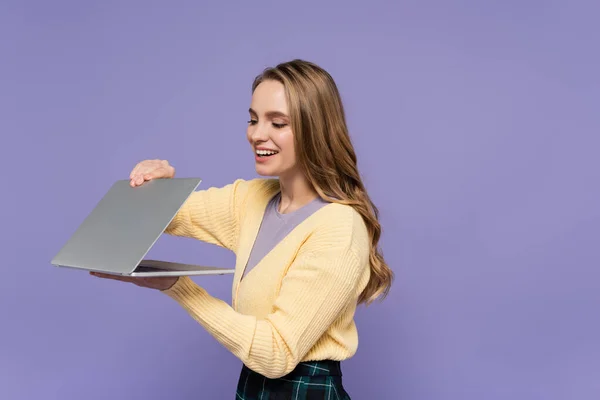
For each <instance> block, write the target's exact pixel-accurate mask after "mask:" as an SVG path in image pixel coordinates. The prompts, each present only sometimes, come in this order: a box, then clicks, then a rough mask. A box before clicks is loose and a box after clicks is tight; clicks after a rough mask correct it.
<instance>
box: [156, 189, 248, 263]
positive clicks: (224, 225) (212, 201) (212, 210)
mask: <svg viewBox="0 0 600 400" xmlns="http://www.w3.org/2000/svg"><path fill="white" fill-rule="evenodd" d="M248 185H249V182H247V181H244V180H242V179H238V180H236V181H235V182H233V183H231V184H228V185H226V186H224V187H218V188H215V187H211V188H208V189H205V190H200V191H196V192H194V193H192V194H191V195H190V197H189V198H188V199H187V200H186V202H185V203H184V204H183V206H182V207H181V208H180V209H179V211H178V212H177V214H176V215H175V217H174V218H173V220H172V221H171V223H170V224H169V226H167V228H166V229H165V233H166V234H169V235H173V236H183V237H188V238H194V239H198V240H201V241H203V242H207V243H210V244H214V245H217V246H221V247H224V248H227V249H229V250H232V251H233V249H234V246H235V243H236V242H237V234H238V223H239V212H240V208H241V205H242V203H243V199H244V194H245V192H246V191H247V188H248Z"/></svg>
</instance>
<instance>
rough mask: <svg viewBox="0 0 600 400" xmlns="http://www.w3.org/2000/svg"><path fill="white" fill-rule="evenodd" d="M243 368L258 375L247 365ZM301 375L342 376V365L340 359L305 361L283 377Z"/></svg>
mask: <svg viewBox="0 0 600 400" xmlns="http://www.w3.org/2000/svg"><path fill="white" fill-rule="evenodd" d="M243 368H244V369H245V370H246V372H249V373H251V374H257V375H258V373H257V372H254V371H252V370H251V369H249V368H248V367H246V366H245V365H244V366H243ZM300 376H342V366H341V363H340V362H339V361H334V360H320V361H303V362H301V363H299V364H298V365H297V366H296V368H294V369H293V370H292V371H291V372H290V373H288V374H287V375H285V376H283V377H282V378H294V377H300Z"/></svg>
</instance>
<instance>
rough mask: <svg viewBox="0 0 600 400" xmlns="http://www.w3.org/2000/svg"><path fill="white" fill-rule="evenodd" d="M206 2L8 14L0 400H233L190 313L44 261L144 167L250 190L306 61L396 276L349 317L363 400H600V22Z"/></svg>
mask: <svg viewBox="0 0 600 400" xmlns="http://www.w3.org/2000/svg"><path fill="white" fill-rule="evenodd" d="M213 3H214V4H208V3H206V2H166V1H164V2H162V3H159V2H151V1H143V2H142V1H138V2H135V3H134V2H120V1H102V2H100V1H97V2H78V1H53V2H45V1H37V2H34V1H6V0H5V1H3V2H1V3H0V51H1V52H0V113H1V118H0V133H1V135H2V146H1V149H2V157H1V158H0V159H1V162H2V165H1V168H2V169H1V170H2V171H3V174H4V179H3V186H2V207H1V212H2V215H1V221H2V223H3V233H2V242H1V243H2V249H3V250H2V254H3V257H4V258H3V261H2V267H1V268H2V271H3V272H2V278H1V279H0V317H1V321H2V327H1V329H0V398H2V399H7V400H8V399H10V400H21V399H41V398H43V399H61V400H67V399H78V400H79V399H86V400H93V399H113V400H118V399H132V398H143V399H167V398H169V399H190V400H191V399H226V398H234V391H235V385H236V382H237V378H238V374H239V369H240V362H239V361H238V360H237V359H235V358H234V357H233V356H232V355H231V354H230V353H228V352H227V351H226V350H225V349H224V348H222V347H221V346H220V345H219V344H217V342H216V341H215V340H214V339H213V338H212V337H210V335H208V334H207V333H206V332H205V331H204V330H203V329H202V328H201V327H200V326H199V325H197V324H196V323H195V322H194V321H193V320H192V319H191V318H189V317H188V316H187V314H186V313H185V312H184V311H183V309H182V308H180V307H179V306H178V305H177V304H176V303H175V302H173V301H172V300H170V299H169V298H167V297H166V296H164V295H162V294H160V293H158V292H155V291H151V290H145V289H141V288H138V287H136V286H133V285H126V284H120V283H117V282H113V281H104V280H98V279H95V278H92V277H89V276H88V275H87V274H85V273H82V272H79V271H73V270H63V269H57V268H55V267H52V266H51V265H50V264H49V261H50V259H51V258H52V257H53V256H54V254H55V253H56V252H57V251H58V249H59V248H60V246H62V244H63V243H64V242H65V240H66V239H67V238H68V237H69V235H70V234H71V233H72V232H73V231H74V230H75V228H76V227H77V226H78V224H79V223H80V222H81V221H82V219H83V218H85V216H86V215H87V213H88V212H89V211H90V210H91V208H92V207H93V206H94V205H95V204H96V202H97V201H98V200H99V198H100V197H101V196H102V195H103V194H104V193H105V192H106V190H107V189H108V188H109V187H110V185H111V184H112V183H113V181H114V180H117V179H123V178H126V177H127V176H128V174H129V171H130V170H131V168H132V167H133V165H134V164H135V163H136V162H137V161H139V160H141V159H146V158H165V159H168V160H170V161H171V162H172V163H173V164H174V165H175V166H176V168H177V172H178V176H180V177H185V176H200V177H202V178H203V179H204V184H203V187H204V188H206V187H208V186H213V185H224V184H226V183H229V182H231V181H233V180H234V179H236V178H240V177H241V178H253V177H255V172H254V169H253V158H252V154H251V153H250V151H249V146H248V144H247V142H246V139H245V127H246V121H247V111H246V110H247V109H248V106H249V102H250V84H251V82H252V79H253V77H254V76H255V75H256V74H258V73H259V72H260V71H261V70H262V69H263V68H264V67H266V66H268V65H272V64H275V63H277V62H280V61H284V60H288V59H291V58H296V57H300V58H305V59H309V60H312V61H315V62H317V63H319V64H321V65H322V66H323V67H325V68H326V69H328V70H329V71H330V72H331V73H332V75H333V76H334V78H335V79H336V80H337V82H338V84H339V86H340V89H341V92H342V95H343V98H344V101H345V105H346V108H347V112H348V119H349V124H350V129H351V132H352V136H353V139H354V142H355V145H356V148H357V152H358V155H359V162H360V168H361V170H362V172H363V174H364V178H365V181H366V184H367V186H368V188H369V190H370V193H371V194H372V196H373V198H374V200H375V202H376V203H377V205H378V206H379V207H380V208H381V211H382V213H381V218H382V223H383V228H384V235H383V241H382V246H383V249H384V252H385V255H386V258H387V260H388V262H389V263H390V265H391V266H392V268H393V269H394V270H395V272H396V276H397V279H396V283H395V285H394V287H393V291H392V292H391V294H390V296H389V298H388V300H387V301H386V302H384V303H381V304H375V305H373V306H372V307H369V308H367V309H365V308H364V307H361V308H360V311H359V313H358V315H357V321H358V325H359V329H360V346H359V351H358V354H357V355H356V357H355V358H353V359H352V360H350V361H348V362H346V363H345V364H344V373H345V377H346V378H345V379H346V380H345V382H346V386H347V387H348V389H349V391H350V393H351V394H352V395H353V398H356V399H403V400H422V399H425V400H430V399H432V400H438V399H461V400H480V399H486V400H495V399H503V400H504V399H519V400H521V399H522V400H532V399H544V400H554V399H569V400H571V399H577V400H579V399H581V400H583V399H597V398H600V372H599V371H600V343H599V341H600V322H599V314H598V312H599V307H600V290H599V287H600V273H599V272H598V266H599V261H600V254H599V250H598V248H599V247H598V241H599V240H598V239H599V238H600V229H599V227H598V223H599V222H600V206H599V205H600V189H599V181H600V179H599V178H600V165H599V164H600V163H599V161H598V147H599V145H600V140H599V139H598V135H599V129H598V128H599V127H600V124H599V123H598V104H599V101H600V95H599V90H598V89H599V80H598V71H599V68H600V63H599V58H600V56H599V52H598V37H599V35H598V25H597V15H598V12H599V11H600V10H599V7H598V5H597V4H598V3H597V2H592V1H589V2H587V4H586V3H583V2H576V1H562V2H559V1H523V0H520V1H496V2H477V1H456V2H446V1H437V2H433V1H402V2H398V3H400V4H396V5H390V3H391V2H386V3H383V2H382V3H380V4H378V3H375V2H360V3H361V4H363V5H360V6H359V5H357V4H358V3H356V4H350V3H348V2H345V1H344V2H342V1H340V2H338V3H337V4H333V3H329V2H307V1H303V2H294V3H285V2H239V3H237V4H235V5H234V4H231V3H230V2H213ZM367 3H369V5H368V6H367V5H366V4H367ZM450 3H452V4H450ZM594 3H595V4H594ZM150 255H151V256H153V257H168V258H172V259H175V260H180V261H189V262H206V263H212V264H219V265H232V264H233V255H231V254H229V253H228V252H226V251H224V250H222V249H219V248H216V247H213V246H210V245H206V244H204V243H199V242H195V241H192V240H188V239H175V238H171V237H167V236H164V237H162V238H161V240H159V242H158V243H157V245H156V247H155V248H154V249H153V250H152V251H151V253H150ZM195 281H197V282H198V283H200V284H202V285H203V286H205V287H206V288H207V289H208V290H209V291H210V292H211V293H212V294H214V295H215V296H217V297H220V298H222V299H225V300H227V301H229V300H230V284H231V280H230V278H229V277H205V278H202V279H195Z"/></svg>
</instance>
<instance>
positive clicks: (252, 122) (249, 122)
mask: <svg viewBox="0 0 600 400" xmlns="http://www.w3.org/2000/svg"><path fill="white" fill-rule="evenodd" d="M257 122H258V121H257V120H254V119H251V120H250V121H248V124H250V125H256V123H257Z"/></svg>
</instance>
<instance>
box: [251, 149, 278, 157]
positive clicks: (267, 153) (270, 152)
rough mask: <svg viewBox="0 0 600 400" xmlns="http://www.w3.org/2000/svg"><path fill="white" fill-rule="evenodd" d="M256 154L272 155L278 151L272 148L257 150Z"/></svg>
mask: <svg viewBox="0 0 600 400" xmlns="http://www.w3.org/2000/svg"><path fill="white" fill-rule="evenodd" d="M256 154H258V155H259V156H270V155H273V154H277V152H276V151H271V150H256Z"/></svg>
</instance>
